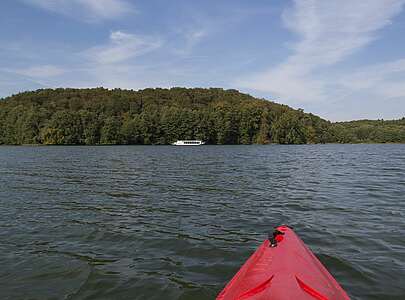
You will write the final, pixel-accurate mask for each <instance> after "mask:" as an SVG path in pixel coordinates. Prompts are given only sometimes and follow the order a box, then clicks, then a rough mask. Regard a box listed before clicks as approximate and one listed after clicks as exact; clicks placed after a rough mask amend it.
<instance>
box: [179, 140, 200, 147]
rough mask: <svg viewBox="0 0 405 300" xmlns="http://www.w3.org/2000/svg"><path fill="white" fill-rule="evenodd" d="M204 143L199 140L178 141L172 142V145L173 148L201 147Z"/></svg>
mask: <svg viewBox="0 0 405 300" xmlns="http://www.w3.org/2000/svg"><path fill="white" fill-rule="evenodd" d="M204 144H205V143H204V142H203V141H201V140H178V141H177V142H174V143H173V144H172V145H174V146H201V145H204Z"/></svg>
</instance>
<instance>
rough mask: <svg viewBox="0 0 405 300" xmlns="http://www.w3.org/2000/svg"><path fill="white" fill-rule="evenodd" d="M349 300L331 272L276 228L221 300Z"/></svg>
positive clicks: (285, 229) (295, 238)
mask: <svg viewBox="0 0 405 300" xmlns="http://www.w3.org/2000/svg"><path fill="white" fill-rule="evenodd" d="M231 299H232V300H245V299H249V300H264V299H266V300H272V299H276V300H284V299H286V300H287V299H291V300H293V299H297V300H298V299H299V300H301V299H302V300H306V299H308V300H314V299H315V300H348V299H350V298H349V296H348V295H347V294H346V292H345V291H344V290H343V289H342V287H341V286H340V285H339V283H338V282H337V281H336V280H335V279H334V278H333V277H332V275H331V274H330V273H329V272H328V270H327V269H326V268H325V267H324V266H323V265H322V263H321V262H320V261H319V260H318V259H317V258H316V257H315V255H314V254H313V253H312V252H311V251H310V250H309V249H308V248H307V247H306V246H305V244H304V242H303V241H302V240H301V239H300V238H299V237H298V236H297V235H296V234H295V233H294V231H293V230H292V229H291V228H290V227H288V226H284V225H283V226H279V227H277V228H276V230H275V232H274V234H273V237H271V238H270V239H269V240H266V241H264V242H263V243H262V244H261V246H260V247H259V248H258V249H257V250H256V252H255V253H254V254H253V255H252V256H251V257H250V258H249V259H248V260H247V261H246V263H245V264H244V265H243V266H242V267H241V269H240V270H239V271H238V273H236V275H235V276H234V277H233V278H232V280H231V281H230V282H229V283H228V284H227V285H226V286H225V288H224V289H223V291H222V292H221V293H220V294H219V295H218V296H217V300H231Z"/></svg>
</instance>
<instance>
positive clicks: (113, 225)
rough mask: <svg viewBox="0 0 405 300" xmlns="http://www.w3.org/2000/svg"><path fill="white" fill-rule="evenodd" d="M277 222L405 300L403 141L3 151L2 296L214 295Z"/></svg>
mask: <svg viewBox="0 0 405 300" xmlns="http://www.w3.org/2000/svg"><path fill="white" fill-rule="evenodd" d="M282 223H286V224H290V225H292V226H293V227H294V229H295V231H296V232H297V233H298V234H299V235H300V236H301V238H302V239H303V240H304V241H305V242H306V244H307V245H308V246H309V247H310V248H311V249H312V250H313V252H314V253H315V254H316V255H317V256H318V257H319V258H320V260H321V261H322V262H323V263H324V264H325V265H326V266H327V268H328V269H329V270H330V272H331V273H332V274H333V275H334V276H335V278H336V279H337V280H338V281H339V282H340V283H341V284H342V286H343V287H344V288H345V290H346V291H347V292H348V294H349V295H350V296H351V297H352V299H385V300H387V299H405V145H302V146H281V145H268V146H202V147H173V146H128V147H126V146H115V147H0V266H1V268H0V284H1V288H0V299H41V300H42V299H193V300H198V299H214V298H215V296H216V294H217V293H218V292H219V291H220V290H221V289H222V288H223V286H224V284H225V283H226V282H227V281H228V280H229V279H230V278H231V277H232V276H233V275H234V273H235V272H236V271H237V270H238V269H239V267H240V266H241V264H242V263H243V262H244V261H245V260H246V259H247V258H248V257H249V256H250V255H251V254H252V252H253V251H254V250H255V249H256V247H257V246H258V245H259V244H260V243H261V242H262V241H263V240H264V239H265V238H266V237H267V233H268V232H271V231H272V228H273V226H276V225H279V224H282Z"/></svg>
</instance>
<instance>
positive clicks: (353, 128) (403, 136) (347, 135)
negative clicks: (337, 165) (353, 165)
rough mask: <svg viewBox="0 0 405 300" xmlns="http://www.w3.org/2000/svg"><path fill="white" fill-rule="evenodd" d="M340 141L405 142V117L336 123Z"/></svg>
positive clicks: (337, 137) (337, 135)
mask: <svg viewBox="0 0 405 300" xmlns="http://www.w3.org/2000/svg"><path fill="white" fill-rule="evenodd" d="M332 130H333V132H334V133H333V134H334V136H335V137H336V142H338V143H405V118H402V119H400V120H389V121H384V120H359V121H351V122H339V123H334V124H333V126H332Z"/></svg>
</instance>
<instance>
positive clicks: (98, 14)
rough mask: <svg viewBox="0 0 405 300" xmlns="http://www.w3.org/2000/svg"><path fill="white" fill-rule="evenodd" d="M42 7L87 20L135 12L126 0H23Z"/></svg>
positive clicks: (115, 16) (109, 17)
mask: <svg viewBox="0 0 405 300" xmlns="http://www.w3.org/2000/svg"><path fill="white" fill-rule="evenodd" d="M23 1H24V2H26V3H29V4H32V5H35V6H38V7H40V8H42V9H45V10H48V11H52V12H56V13H61V14H64V15H69V16H73V17H85V20H86V21H96V20H101V19H114V18H118V17H121V16H123V15H126V14H128V13H131V12H134V11H135V9H134V7H133V5H131V4H130V3H129V2H127V1H124V0H23Z"/></svg>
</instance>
